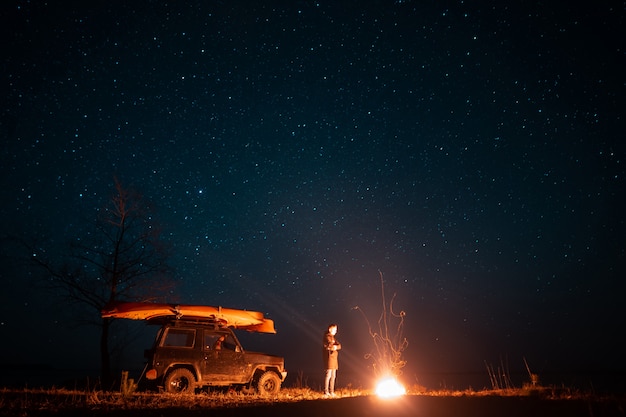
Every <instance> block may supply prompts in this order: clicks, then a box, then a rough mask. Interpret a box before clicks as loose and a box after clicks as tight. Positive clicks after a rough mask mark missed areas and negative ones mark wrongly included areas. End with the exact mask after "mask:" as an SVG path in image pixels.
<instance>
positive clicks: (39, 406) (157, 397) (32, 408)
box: [0, 386, 598, 417]
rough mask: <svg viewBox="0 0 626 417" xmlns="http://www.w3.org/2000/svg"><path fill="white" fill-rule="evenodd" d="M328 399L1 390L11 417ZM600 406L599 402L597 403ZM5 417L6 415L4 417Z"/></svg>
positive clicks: (564, 393) (567, 394) (305, 391)
mask: <svg viewBox="0 0 626 417" xmlns="http://www.w3.org/2000/svg"><path fill="white" fill-rule="evenodd" d="M337 394H338V398H348V397H361V396H368V395H372V392H371V391H367V390H362V389H349V388H344V389H341V390H338V391H337ZM408 394H409V395H420V396H425V397H426V396H428V397H485V396H500V397H511V396H538V397H540V398H542V399H546V400H550V399H554V400H564V399H589V398H590V397H591V394H586V393H582V392H578V391H572V390H567V389H555V388H547V387H546V388H544V387H540V388H533V389H532V390H530V389H525V388H520V389H506V390H482V391H473V390H471V389H468V390H463V391H452V390H438V391H433V390H426V389H424V388H423V387H420V386H414V387H409V389H408ZM322 398H323V396H322V393H320V392H319V391H314V390H312V389H310V388H283V389H282V390H281V391H280V393H279V394H278V395H276V396H272V397H265V396H260V395H250V394H243V393H240V392H236V391H228V392H200V393H197V394H166V393H145V392H134V393H132V394H130V395H128V394H122V393H120V392H105V391H100V390H85V391H81V390H69V389H57V388H51V389H7V388H4V389H1V390H0V410H3V412H6V415H20V416H25V417H26V416H29V415H34V414H42V412H48V413H62V412H64V411H67V410H73V411H77V410H85V411H88V410H99V411H101V412H106V411H119V410H126V411H129V410H137V411H140V410H142V411H145V410H158V409H172V408H176V409H181V410H200V409H217V408H237V407H251V406H259V405H272V404H277V403H289V402H300V401H310V400H320V399H322ZM595 399H596V400H598V398H595ZM0 414H2V413H0Z"/></svg>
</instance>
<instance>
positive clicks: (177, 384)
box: [164, 368, 196, 393]
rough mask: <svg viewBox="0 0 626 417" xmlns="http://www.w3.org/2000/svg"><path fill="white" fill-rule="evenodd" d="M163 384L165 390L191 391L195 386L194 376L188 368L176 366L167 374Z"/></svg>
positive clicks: (174, 391) (175, 391) (173, 391)
mask: <svg viewBox="0 0 626 417" xmlns="http://www.w3.org/2000/svg"><path fill="white" fill-rule="evenodd" d="M164 385H165V391H167V392H172V393H181V392H186V393H192V392H194V389H195V387H196V378H195V377H194V376H193V374H192V373H191V371H189V369H185V368H178V369H174V370H173V371H171V372H170V373H168V374H167V376H166V377H165V381H164Z"/></svg>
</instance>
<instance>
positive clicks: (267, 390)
mask: <svg viewBox="0 0 626 417" xmlns="http://www.w3.org/2000/svg"><path fill="white" fill-rule="evenodd" d="M257 391H258V393H259V394H260V395H276V394H278V392H279V391H280V378H279V377H278V375H276V373H275V372H271V371H268V372H265V373H264V374H263V375H261V377H260V378H259V382H257Z"/></svg>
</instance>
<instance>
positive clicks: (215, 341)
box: [204, 332, 239, 352]
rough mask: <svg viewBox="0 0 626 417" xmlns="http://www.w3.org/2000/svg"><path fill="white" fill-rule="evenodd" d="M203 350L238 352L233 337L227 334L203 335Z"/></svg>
mask: <svg viewBox="0 0 626 417" xmlns="http://www.w3.org/2000/svg"><path fill="white" fill-rule="evenodd" d="M204 349H205V350H233V351H236V352H239V347H238V346H237V342H235V339H233V336H232V335H231V334H228V333H212V332H211V333H209V332H207V333H205V334H204Z"/></svg>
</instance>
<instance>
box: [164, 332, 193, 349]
mask: <svg viewBox="0 0 626 417" xmlns="http://www.w3.org/2000/svg"><path fill="white" fill-rule="evenodd" d="M195 338H196V331H195V330H193V329H174V328H169V329H168V330H167V334H166V335H165V338H163V343H162V346H167V347H187V348H191V347H193V345H194V340H195Z"/></svg>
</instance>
